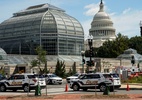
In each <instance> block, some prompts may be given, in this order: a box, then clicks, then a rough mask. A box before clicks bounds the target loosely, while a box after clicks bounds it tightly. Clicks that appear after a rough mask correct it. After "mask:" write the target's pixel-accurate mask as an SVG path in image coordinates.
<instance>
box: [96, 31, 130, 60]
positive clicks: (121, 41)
mask: <svg viewBox="0 0 142 100" xmlns="http://www.w3.org/2000/svg"><path fill="white" fill-rule="evenodd" d="M128 44H129V38H128V37H127V36H123V35H121V34H120V33H119V34H118V35H117V37H116V39H115V40H113V41H110V40H108V41H106V42H104V43H103V46H101V47H100V48H98V50H97V56H98V57H104V58H116V57H117V56H118V55H120V54H122V53H123V51H124V50H126V49H128V48H129V46H128Z"/></svg>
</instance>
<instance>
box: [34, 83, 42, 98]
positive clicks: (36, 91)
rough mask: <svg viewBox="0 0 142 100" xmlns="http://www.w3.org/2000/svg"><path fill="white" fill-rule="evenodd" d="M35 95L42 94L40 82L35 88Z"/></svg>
mask: <svg viewBox="0 0 142 100" xmlns="http://www.w3.org/2000/svg"><path fill="white" fill-rule="evenodd" d="M35 96H41V89H40V86H39V84H38V85H37V86H36V88H35Z"/></svg>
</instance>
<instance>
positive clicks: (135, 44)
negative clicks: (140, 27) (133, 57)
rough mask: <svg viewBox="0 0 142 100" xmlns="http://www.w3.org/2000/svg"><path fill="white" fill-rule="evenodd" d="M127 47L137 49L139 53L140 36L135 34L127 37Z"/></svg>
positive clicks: (141, 49) (141, 50) (141, 45)
mask: <svg viewBox="0 0 142 100" xmlns="http://www.w3.org/2000/svg"><path fill="white" fill-rule="evenodd" d="M129 47H130V48H133V49H135V50H137V52H138V53H139V54H142V48H141V47H142V37H141V36H135V37H132V38H130V39H129Z"/></svg>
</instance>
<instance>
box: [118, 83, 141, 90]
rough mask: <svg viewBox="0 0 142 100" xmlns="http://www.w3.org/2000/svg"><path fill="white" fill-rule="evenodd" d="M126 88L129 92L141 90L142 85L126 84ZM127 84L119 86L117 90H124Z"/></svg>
mask: <svg viewBox="0 0 142 100" xmlns="http://www.w3.org/2000/svg"><path fill="white" fill-rule="evenodd" d="M128 86H129V88H130V89H131V90H142V83H128ZM126 88H127V83H126V84H121V87H120V89H119V90H126Z"/></svg>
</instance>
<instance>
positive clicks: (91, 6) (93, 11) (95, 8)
mask: <svg viewBox="0 0 142 100" xmlns="http://www.w3.org/2000/svg"><path fill="white" fill-rule="evenodd" d="M84 8H85V9H88V10H87V11H86V12H85V13H84V14H85V15H86V16H94V15H95V14H96V13H97V12H98V11H99V3H97V4H94V3H93V4H89V5H87V6H85V7H84Z"/></svg>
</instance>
